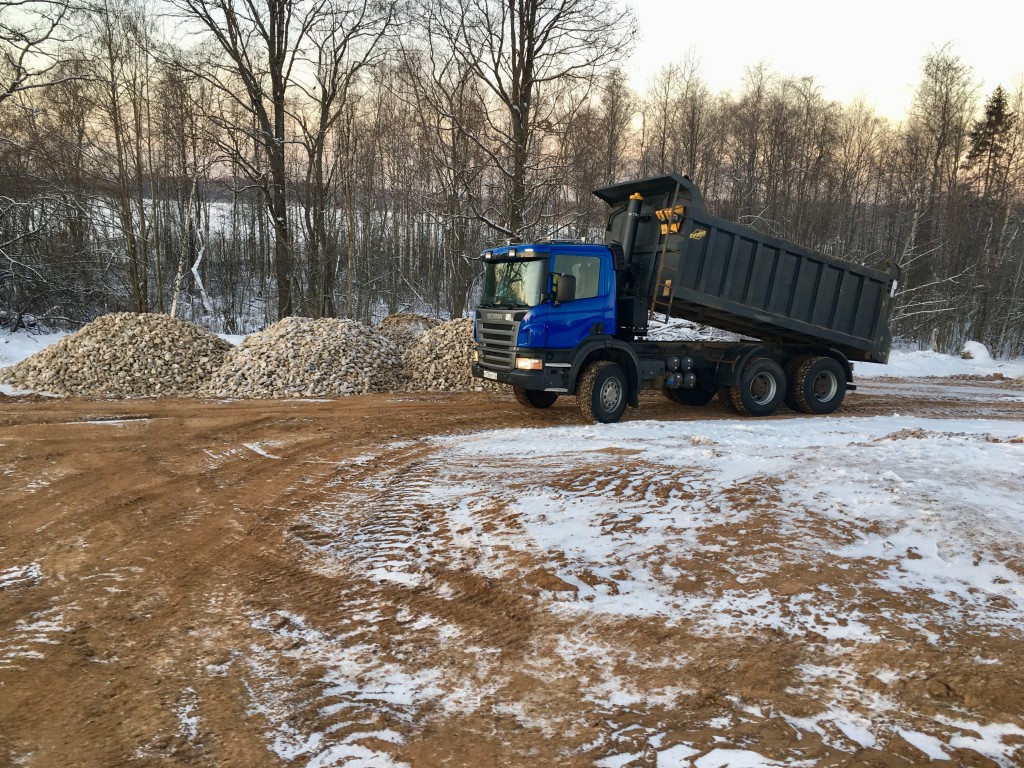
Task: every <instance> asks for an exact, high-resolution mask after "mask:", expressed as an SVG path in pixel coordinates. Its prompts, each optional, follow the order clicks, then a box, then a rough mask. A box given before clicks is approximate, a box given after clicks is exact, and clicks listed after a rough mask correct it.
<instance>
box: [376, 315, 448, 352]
mask: <svg viewBox="0 0 1024 768" xmlns="http://www.w3.org/2000/svg"><path fill="white" fill-rule="evenodd" d="M440 324H441V321H440V320H435V319H434V318H432V317H425V316H424V315H414V314H411V313H407V312H401V313H399V314H397V315H388V316H387V317H385V318H384V319H383V320H381V321H380V322H379V323H378V324H377V325H376V327H375V328H374V330H375V331H376V332H377V333H379V334H380V335H381V336H384V337H385V338H388V339H391V341H393V342H395V344H397V345H398V346H399V348H400V349H402V350H405V349H408V348H409V347H411V346H412V345H413V344H415V343H416V342H417V341H418V340H419V338H420V336H422V335H423V334H424V333H426V332H427V331H429V330H430V329H431V328H436V327H437V326H439V325H440Z"/></svg>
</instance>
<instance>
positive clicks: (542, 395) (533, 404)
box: [512, 387, 558, 408]
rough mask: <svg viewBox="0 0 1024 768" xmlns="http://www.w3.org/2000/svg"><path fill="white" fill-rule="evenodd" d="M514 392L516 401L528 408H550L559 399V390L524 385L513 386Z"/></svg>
mask: <svg viewBox="0 0 1024 768" xmlns="http://www.w3.org/2000/svg"><path fill="white" fill-rule="evenodd" d="M512 394H513V395H514V396H515V398H516V402H518V403H519V404H520V405H525V406H526V407H527V408H550V407H551V406H552V405H554V404H555V401H556V400H557V399H558V393H557V392H544V391H543V390H537V389H525V388H524V387H512Z"/></svg>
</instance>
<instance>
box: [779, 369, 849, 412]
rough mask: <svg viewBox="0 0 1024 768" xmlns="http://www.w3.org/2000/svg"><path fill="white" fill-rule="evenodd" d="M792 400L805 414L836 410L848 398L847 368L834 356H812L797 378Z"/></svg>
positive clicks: (798, 370)
mask: <svg viewBox="0 0 1024 768" xmlns="http://www.w3.org/2000/svg"><path fill="white" fill-rule="evenodd" d="M792 386H793V393H792V399H793V402H794V403H795V404H796V409H797V410H799V411H803V412H804V413H813V414H816V415H819V416H820V415H823V414H826V413H832V412H834V411H835V410H836V409H837V408H839V406H840V405H842V403H843V398H845V397H846V371H845V370H844V369H843V366H842V365H841V364H840V363H839V361H838V360H834V359H832V358H831V357H812V358H809V359H807V360H805V361H804V362H803V364H802V365H801V366H800V368H799V369H797V372H796V375H795V376H794V381H793V385H792Z"/></svg>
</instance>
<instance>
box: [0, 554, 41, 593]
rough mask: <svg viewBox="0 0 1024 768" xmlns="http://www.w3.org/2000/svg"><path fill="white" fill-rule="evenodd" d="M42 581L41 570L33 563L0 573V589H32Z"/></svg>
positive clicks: (12, 567)
mask: <svg viewBox="0 0 1024 768" xmlns="http://www.w3.org/2000/svg"><path fill="white" fill-rule="evenodd" d="M42 580H43V569H42V568H41V567H40V565H39V563H37V562H35V561H33V562H31V563H29V564H28V565H14V566H11V567H10V568H7V569H6V570H3V571H0V589H23V588H25V587H34V586H35V585H36V584H38V583H39V582H41V581H42Z"/></svg>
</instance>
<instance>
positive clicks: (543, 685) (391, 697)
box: [0, 379, 1024, 766]
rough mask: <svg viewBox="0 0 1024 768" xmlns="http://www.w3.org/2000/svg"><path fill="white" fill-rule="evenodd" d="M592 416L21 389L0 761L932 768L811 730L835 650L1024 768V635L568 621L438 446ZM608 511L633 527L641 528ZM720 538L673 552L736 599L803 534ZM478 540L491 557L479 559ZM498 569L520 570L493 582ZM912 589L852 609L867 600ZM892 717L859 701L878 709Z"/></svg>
mask: <svg viewBox="0 0 1024 768" xmlns="http://www.w3.org/2000/svg"><path fill="white" fill-rule="evenodd" d="M1020 392H1021V390H1020V387H1019V385H1018V386H1014V385H1012V384H1010V383H1009V382H1002V381H990V380H967V379H965V380H960V381H956V380H937V379H936V380H915V381H898V380H875V381H872V382H869V383H868V384H866V385H864V386H862V388H861V390H860V391H858V392H857V393H853V394H851V395H849V397H848V399H847V402H846V404H845V405H844V408H843V409H842V411H841V412H840V414H838V415H839V416H842V417H845V418H857V417H862V416H875V415H883V416H884V415H887V414H892V413H896V412H898V413H900V414H903V415H918V416H922V417H937V416H941V417H944V418H962V419H975V418H978V419H980V418H984V419H1014V420H1024V399H1022V398H1020V397H1017V396H1010V397H1007V396H1006V395H1008V394H1009V395H1019V394H1020ZM641 418H642V419H660V420H671V421H678V422H680V434H681V435H685V434H686V429H687V428H686V425H685V423H684V422H686V421H688V420H693V419H734V418H737V417H736V416H735V415H734V414H732V413H730V412H727V411H726V410H725V409H724V408H722V407H721V406H718V405H717V404H716V403H712V404H711V405H710V406H708V407H707V408H703V409H688V408H685V407H682V406H678V405H675V404H672V403H669V402H668V401H664V400H663V399H661V398H660V396H655V395H653V394H652V395H649V396H645V398H644V400H643V403H642V408H641V409H640V410H639V411H632V410H631V411H629V412H628V413H627V416H626V419H633V420H635V419H641ZM791 418H808V417H797V416H796V415H795V414H792V413H791V412H789V411H788V410H786V409H785V408H783V409H782V410H781V411H780V412H779V413H778V414H777V415H776V416H774V417H772V420H776V419H791ZM577 421H578V416H577V413H576V411H575V409H574V407H573V406H572V404H571V403H569V402H566V403H562V402H559V403H558V404H556V406H555V407H554V408H552V409H550V410H548V411H526V410H524V409H523V408H521V407H520V406H518V405H517V404H516V403H515V402H514V401H513V400H512V399H511V397H507V396H502V395H488V394H476V393H469V394H450V395H449V394H419V395H372V396H363V397H352V398H347V399H344V400H339V401H330V402H282V401H276V402H267V401H248V402H202V401H195V400H134V401H116V402H114V401H108V402H95V401H83V400H76V399H50V398H42V397H38V396H28V397H5V396H2V395H0V574H6V577H5V580H2V581H0V765H30V766H148V765H178V764H181V765H202V766H274V765H285V764H294V765H307V764H308V765H366V766H387V765H401V764H408V765H412V766H446V765H451V766H577V765H578V766H584V765H588V766H589V765H601V766H620V765H648V766H655V765H658V766H663V765H664V766H667V765H690V764H691V762H690V761H695V760H699V759H700V756H701V755H709V754H712V753H714V754H717V755H718V756H719V757H718V758H716V759H717V760H718V762H715V763H714V764H716V765H726V764H729V759H728V755H729V754H733V755H736V756H743V755H745V757H743V758H742V759H744V760H746V759H749V755H750V754H751V753H757V754H759V755H762V756H763V757H764V759H765V760H766V761H776V762H765V764H785V765H820V766H831V765H878V766H898V765H917V764H924V763H928V762H929V759H928V756H927V755H928V750H927V749H925V750H922V749H921V748H920V746H918V747H915V746H914V745H913V744H912V743H911V742H912V741H913V739H911V740H910V741H908V740H906V739H903V740H901V739H899V738H895V737H893V738H887V739H879V738H867V737H864V738H858V734H857V732H856V729H854V728H851V729H850V731H849V732H846V731H844V732H840V731H837V730H835V729H832V730H829V729H828V728H826V727H817V728H816V727H814V726H813V723H814V722H816V721H815V718H816V717H817V716H818V715H819V714H820V713H821V711H822V708H823V707H825V706H826V704H825V703H824V702H825V701H826V700H828V699H829V696H828V695H827V694H828V690H829V687H830V686H832V685H836V684H838V683H839V682H840V681H835V680H829V679H828V678H827V676H825V677H820V678H817V679H815V678H814V677H813V675H812V676H811V677H808V674H807V670H808V669H815V668H822V669H824V668H828V665H829V663H830V660H834V659H835V658H836V657H837V655H839V656H842V657H843V659H844V664H845V666H844V668H845V669H848V670H851V672H850V674H852V675H854V676H857V675H859V676H860V677H859V679H858V687H857V690H860V691H867V692H868V693H869V694H870V692H871V691H876V692H877V693H878V695H879V697H880V698H879V700H882V699H884V701H885V702H887V703H886V706H889V707H895V708H896V710H897V711H898V712H902V713H905V719H904V722H908V723H909V724H910V725H911V726H912V725H913V724H914V723H916V722H918V721H920V724H921V730H922V731H925V730H927V726H928V724H932V723H935V722H937V721H943V722H945V721H949V722H960V721H970V722H975V723H979V722H980V723H1001V724H1003V727H1004V728H1005V727H1006V726H1007V724H1009V725H1010V726H1012V727H1011V728H1010V730H1009V731H1008V732H1007V733H1009V735H1008V736H1006V737H1005V738H1004V743H1007V744H1010V745H1011V746H1010V747H1008V750H1009V751H1008V752H1007V753H1006V754H1009V755H1011V757H1010V758H1007V759H1008V760H1010V764H1013V763H1014V762H1015V761H1017V760H1022V761H1024V751H1022V750H1018V751H1014V750H1013V748H1012V743H1013V740H1014V739H1016V740H1017V742H1018V743H1024V738H1022V737H1020V736H1015V735H1014V733H1016V732H1015V731H1014V730H1013V728H1019V727H1024V717H1022V716H1024V633H1022V631H1021V628H1019V627H1018V628H1016V629H1015V630H1012V629H1011V630H1008V631H1001V632H993V631H991V630H990V628H985V627H971V626H962V627H959V628H958V629H956V630H955V631H952V630H949V629H948V628H947V629H945V630H943V631H942V632H941V633H939V636H938V638H937V639H936V638H935V637H933V638H932V639H931V640H930V641H929V640H926V639H924V638H922V636H921V635H920V634H919V633H915V632H913V631H910V630H908V629H907V628H905V627H901V626H898V625H897V624H895V623H892V624H891V625H886V619H885V618H884V616H882V615H881V614H884V613H885V612H884V611H882V612H880V613H879V615H877V616H874V617H873V618H872V619H871V621H872V622H873V624H872V626H873V627H874V628H875V629H877V630H878V631H879V632H880V634H881V635H882V636H884V637H885V642H881V643H877V642H876V643H857V642H854V641H852V640H841V641H836V642H830V641H828V640H827V639H826V638H825V636H824V635H823V634H819V633H817V632H815V631H813V630H808V631H806V632H802V633H797V634H793V633H786V632H781V631H778V630H774V629H771V628H763V629H761V630H757V631H752V632H746V633H721V634H709V633H708V632H707V631H706V630H705V629H701V628H698V627H697V626H696V625H693V624H691V623H688V619H687V617H686V616H673V617H665V616H650V615H634V616H629V615H618V616H616V615H598V614H586V613H582V614H581V613H578V612H573V611H572V610H562V608H564V607H570V608H571V605H572V602H573V601H574V600H575V599H576V594H575V592H576V591H577V590H576V587H574V586H573V585H572V584H569V583H566V582H565V581H564V580H563V579H560V578H559V576H558V575H557V573H556V571H557V568H555V567H554V566H553V565H552V562H551V561H550V553H544V552H540V551H538V550H537V548H532V549H531V548H529V547H526V548H519V549H516V548H515V547H513V546H512V545H511V544H509V545H507V547H506V549H507V551H503V552H500V553H498V554H495V552H494V551H493V550H494V548H495V547H498V548H500V547H502V546H503V545H502V544H501V543H500V542H502V541H509V542H511V541H515V540H519V539H517V538H516V536H518V535H519V534H517V533H516V526H517V521H516V519H515V515H514V512H513V511H512V510H511V509H510V508H509V507H508V506H505V507H500V506H492V507H491V508H472V509H470V510H468V511H466V512H465V514H464V515H463V517H466V516H469V517H472V521H471V523H472V525H469V524H467V526H466V527H465V528H458V527H456V526H454V525H453V524H452V523H451V521H450V519H448V518H446V517H445V509H444V494H443V493H441V492H439V491H438V487H439V485H441V484H442V483H441V480H439V478H440V477H441V473H442V470H443V471H444V481H443V482H444V483H446V484H451V483H452V482H453V478H454V482H457V481H458V480H459V478H460V477H469V476H470V475H471V474H472V473H473V472H474V471H475V470H476V469H478V468H474V467H472V466H469V465H467V466H466V467H465V468H461V469H460V468H459V467H454V468H453V467H452V466H451V465H450V464H446V463H445V459H444V458H443V456H441V455H440V454H439V453H438V449H437V445H436V444H435V443H433V442H431V441H430V440H428V438H430V437H432V436H437V435H458V434H462V433H469V432H475V431H478V430H484V429H496V428H507V427H523V426H536V427H540V426H545V425H552V424H558V425H567V424H574V423H577ZM754 423H756V422H754ZM632 462H633V459H632V458H631V457H630V455H629V452H628V450H627V451H624V452H623V453H622V454H621V455H615V456H608V466H610V467H613V468H614V471H613V472H611V473H610V474H609V473H608V472H607V471H605V472H604V474H602V473H601V472H599V471H597V470H595V471H594V473H593V477H590V478H588V477H587V476H585V475H586V473H585V472H584V473H579V472H576V473H575V475H567V474H564V473H563V474H561V475H558V474H553V475H552V477H550V478H548V482H549V483H551V484H553V487H554V488H555V489H558V488H563V489H564V490H565V491H566V492H570V491H574V490H575V491H579V489H580V488H583V487H585V488H587V489H589V490H588V491H587V493H588V494H589V496H588V498H590V499H591V502H592V504H593V508H594V514H595V515H600V514H601V510H602V501H603V500H604V499H608V498H613V497H620V496H623V495H628V494H633V493H637V492H638V491H637V490H636V488H635V487H634V484H633V483H632V482H624V481H623V482H616V481H615V477H620V479H621V478H630V477H631V478H634V479H635V478H637V477H640V478H643V477H644V471H645V469H644V467H642V466H634V464H633V463H632ZM605 470H607V467H605ZM514 471H515V467H514V466H509V467H508V468H507V472H509V473H513V472H514ZM609 478H610V479H609ZM649 485H650V483H649ZM644 492H645V493H650V494H652V497H653V498H657V494H658V493H667V491H664V490H663V489H659V487H648V488H646V489H645V490H644ZM773 493H774V491H773V488H772V487H771V483H770V481H766V482H765V483H763V484H760V485H758V484H751V485H749V486H748V487H737V488H734V489H732V490H731V491H730V494H731V498H730V502H731V504H733V505H743V504H747V505H749V507H750V511H751V513H752V514H753V513H757V514H761V513H763V514H765V515H768V514H769V513H770V508H771V506H772V504H775V503H778V500H777V499H775V498H774V497H773ZM608 525H609V526H610V529H614V530H617V531H619V532H620V533H621V532H622V531H627V532H628V530H629V525H630V521H629V520H612V521H609V523H608ZM471 527H472V528H473V530H472V531H471V530H470V528H471ZM505 533H509V537H508V538H507V539H506V538H504V536H505ZM512 534H516V535H512ZM702 535H703V536H705V537H706V539H707V540H708V541H711V540H715V541H723V540H728V542H729V544H730V546H729V548H728V551H723V549H722V548H721V547H709V549H708V553H707V554H706V555H704V556H696V557H691V558H689V559H688V560H687V561H686V562H679V563H675V564H674V567H676V568H677V569H678V570H679V572H680V573H685V574H686V578H681V579H680V583H679V585H678V589H679V591H680V592H681V593H682V592H685V591H686V590H698V589H718V588H722V589H725V588H727V587H728V582H729V578H728V577H729V573H728V572H727V570H728V569H727V568H726V565H727V563H729V562H737V561H742V560H743V559H744V558H745V557H752V558H756V557H758V556H759V553H762V552H764V551H765V548H766V547H774V548H785V547H786V546H787V542H786V540H785V536H786V534H785V532H784V531H778V530H773V529H772V528H771V526H770V525H769V524H768V523H766V524H765V525H764V526H761V527H757V526H751V525H749V524H746V525H744V527H743V528H742V529H737V528H736V526H735V525H733V524H732V523H730V522H729V521H727V520H724V521H722V523H721V526H720V528H719V529H714V528H712V529H709V530H705V531H703V533H702ZM473 536H475V537H476V538H475V539H472V537H473ZM470 539H472V540H473V541H476V542H477V543H478V544H480V543H481V542H486V546H485V545H484V544H480V552H479V553H477V554H474V551H473V546H471V545H468V544H467V543H466V542H467V541H469V540H470ZM520 539H521V536H520ZM495 542H498V543H495ZM513 550H514V551H513ZM499 554H500V556H501V558H503V559H502V562H503V563H504V566H503V568H502V569H501V570H500V571H493V572H490V571H488V570H487V569H483V568H481V567H479V566H480V563H481V562H482V561H484V560H486V559H487V558H492V559H493V558H496V557H498V555H499ZM1016 554H1017V555H1018V556H1019V555H1020V554H1021V553H1016ZM670 556H671V553H666V554H665V557H670ZM1017 563H1018V565H1019V567H1020V568H1021V569H1022V572H1024V564H1022V563H1021V560H1019V559H1018V560H1017ZM556 565H557V564H556ZM869 567H870V564H865V565H864V568H865V569H868V568H869ZM591 577H592V578H595V579H596V578H597V577H593V575H592V574H591ZM579 578H580V579H582V580H584V581H585V580H586V579H587V578H588V574H586V573H580V574H579ZM759 578H762V579H763V585H762V586H763V587H764V589H765V590H767V591H769V592H771V593H772V594H773V595H775V596H776V597H778V598H779V600H780V601H781V602H782V603H785V599H786V598H789V597H791V596H796V595H800V594H803V593H806V592H808V591H809V590H810V591H813V590H815V589H818V590H822V589H828V590H832V591H835V592H838V593H842V591H843V590H850V589H853V587H852V586H851V585H856V584H859V583H862V580H861V579H860V574H859V573H857V572H856V569H853V571H851V570H850V569H849V568H846V569H843V570H838V569H833V568H830V567H829V564H828V563H807V564H806V566H805V567H800V566H799V565H794V564H792V563H791V564H790V565H789V566H787V567H786V568H784V569H781V570H777V571H776V572H773V573H771V574H768V575H761V576H759ZM607 586H608V588H609V589H612V590H614V584H609V585H607ZM851 599H852V598H851ZM891 599H892V595H891V594H886V595H873V594H871V593H870V592H869V591H865V590H862V591H860V592H859V593H858V594H857V596H856V601H857V605H858V606H860V608H861V609H862V612H863V613H864V614H871V612H872V603H873V601H875V600H891ZM907 599H913V597H912V596H908V598H907ZM791 606H792V610H793V611H798V610H804V611H806V610H807V605H806V604H805V603H803V604H801V603H798V602H793V603H791ZM876 613H878V612H876ZM815 620H817V619H815ZM879 669H884V670H887V672H886V674H885V675H882V674H869V671H870V670H879ZM876 704H877V702H874V703H873V701H872V698H871V695H866V696H864V698H863V700H862V701H859V702H858V701H847V702H846V704H845V706H846V707H847V709H848V710H849V711H850V712H851V713H853V714H854V715H856V714H857V713H858V712H860V713H861V714H863V715H865V716H867V715H868V714H869V712H870V710H871V708H872V707H873V706H875V705H876ZM854 722H856V720H855V721H854ZM808 724H810V725H808ZM805 726H806V727H805ZM970 738H971V735H970V734H969V733H965V734H964V738H963V739H961V740H960V741H957V742H956V743H955V744H954V745H953V746H952V747H951V746H950V744H951V742H950V741H948V740H947V741H946V742H945V746H944V748H943V749H944V752H945V754H946V755H947V756H948V757H949V760H948V761H941V760H940V761H939V763H940V764H942V763H944V764H950V765H994V764H999V763H998V762H997V761H994V760H993V759H991V758H990V757H986V756H985V755H983V754H981V753H979V752H978V751H976V750H973V749H971V748H970V744H971V741H970ZM674 745H678V746H674ZM683 745H685V746H683ZM957 745H959V746H957ZM925 746H927V745H925ZM715 750H717V752H715ZM729 750H733V751H732V752H730V751H729ZM722 756H724V757H722ZM719 758H720V759H719ZM736 759H737V760H740V759H741V758H740V757H737V758H736ZM723 760H724V762H723ZM710 764H711V763H705V765H710ZM736 764H740V763H736ZM742 764H746V763H742ZM1003 764H1007V763H1006V761H1003ZM1016 764H1021V763H1016Z"/></svg>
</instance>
